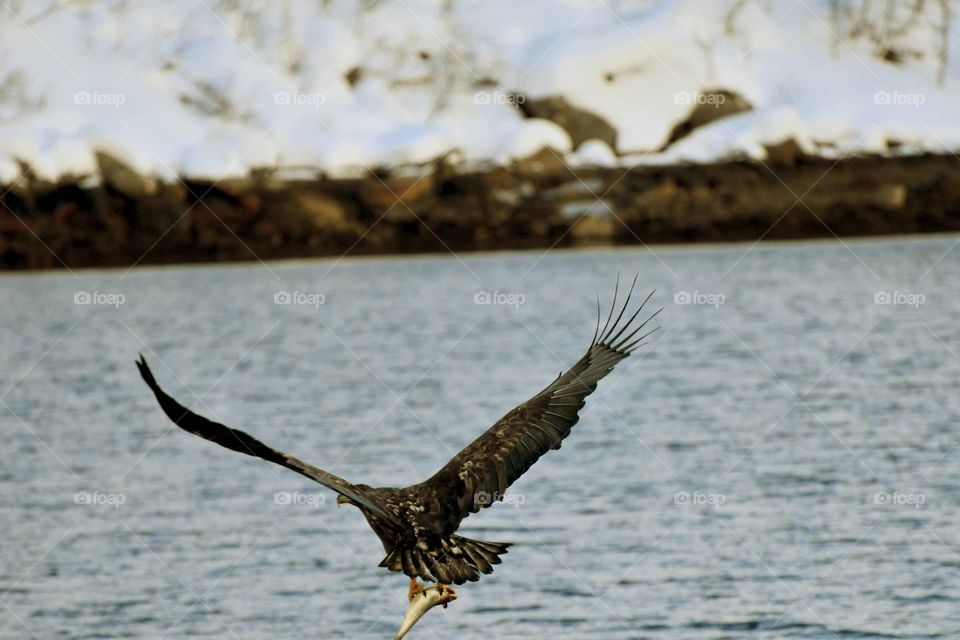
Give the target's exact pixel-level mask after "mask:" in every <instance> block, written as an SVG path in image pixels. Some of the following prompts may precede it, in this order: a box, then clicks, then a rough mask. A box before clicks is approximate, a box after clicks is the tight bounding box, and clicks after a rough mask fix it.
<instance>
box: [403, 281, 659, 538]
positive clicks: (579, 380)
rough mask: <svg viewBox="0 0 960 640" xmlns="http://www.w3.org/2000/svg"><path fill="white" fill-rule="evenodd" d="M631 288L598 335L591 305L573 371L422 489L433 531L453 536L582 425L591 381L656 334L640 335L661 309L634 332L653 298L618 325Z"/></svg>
mask: <svg viewBox="0 0 960 640" xmlns="http://www.w3.org/2000/svg"><path fill="white" fill-rule="evenodd" d="M636 282H637V280H636V278H634V280H633V284H632V285H631V286H630V293H628V294H627V299H626V301H625V302H624V303H623V306H622V307H621V308H620V311H619V313H618V314H617V317H616V319H615V320H613V322H611V319H612V318H613V314H614V311H615V310H616V304H617V296H616V293H614V298H613V304H612V305H611V306H610V313H609V314H608V316H607V320H606V323H605V324H604V326H603V328H602V329H601V328H600V317H599V316H600V307H599V302H598V303H597V330H596V331H595V332H594V336H593V340H592V341H591V343H590V347H589V348H588V349H587V353H586V354H584V356H583V357H582V358H580V360H579V361H578V362H577V363H576V364H575V365H573V366H572V367H571V368H570V369H569V370H568V371H566V372H565V373H562V374H561V375H560V376H558V377H557V379H556V380H554V381H553V382H552V383H551V384H550V385H548V386H547V387H546V388H545V389H544V390H543V391H541V392H540V393H538V394H537V395H535V396H534V397H532V398H530V399H529V400H527V401H526V402H524V403H523V404H521V405H520V406H519V407H516V408H515V409H513V410H512V411H510V412H509V413H508V414H507V415H505V416H504V417H503V418H501V419H500V420H499V421H498V422H497V423H496V424H494V425H493V426H492V427H490V428H489V429H488V430H487V431H486V432H485V433H484V434H483V435H482V436H480V437H479V438H477V439H476V440H474V441H473V442H471V443H470V444H469V445H467V446H466V447H465V448H464V449H463V450H462V451H461V452H460V453H458V454H457V455H456V456H454V457H453V459H452V460H450V462H448V463H447V464H446V465H445V466H444V467H443V468H442V469H440V471H438V472H437V473H436V474H434V475H433V476H432V477H431V478H430V479H428V480H427V481H425V482H424V483H423V484H422V485H421V487H422V488H423V489H424V490H426V492H427V493H429V494H432V496H433V497H434V498H435V500H433V501H431V502H432V503H433V504H432V505H431V506H434V507H435V508H438V510H437V511H433V512H432V513H424V514H423V515H424V520H426V521H429V524H430V525H432V526H433V528H434V529H435V530H437V532H438V533H440V532H444V533H446V532H450V531H452V530H455V529H456V527H457V526H458V525H459V523H460V521H461V520H462V519H463V518H465V517H467V516H468V515H470V514H471V513H476V512H477V511H479V510H480V509H482V508H483V507H488V506H490V505H491V504H493V503H494V502H495V501H497V500H502V499H503V496H504V493H505V492H506V490H507V487H509V486H510V485H511V484H512V483H513V482H514V481H515V480H516V479H517V478H519V477H520V476H521V475H523V473H524V472H526V470H527V469H529V468H530V467H531V465H533V463H534V462H536V461H537V460H539V459H540V457H541V456H542V455H544V454H545V453H547V452H548V451H550V450H551V449H559V448H560V443H561V441H562V440H563V439H564V438H566V437H567V436H568V435H570V430H571V429H572V428H573V425H575V424H576V423H577V421H578V420H579V419H580V418H579V416H578V415H577V414H578V412H579V411H580V409H581V408H582V407H583V405H584V402H585V398H586V397H587V396H588V395H590V394H591V393H593V390H594V389H596V388H597V382H598V381H599V380H600V379H601V378H603V377H604V376H605V375H607V374H608V373H609V372H610V371H611V370H612V369H613V367H614V365H615V364H617V363H618V362H620V361H621V360H623V359H624V358H626V357H627V356H629V355H630V354H631V353H632V352H633V351H634V349H636V348H637V347H639V346H640V345H642V344H643V339H644V338H646V337H647V336H649V335H650V334H651V333H653V332H654V331H656V328H655V329H653V330H650V331H648V332H646V333H641V330H642V329H643V328H644V327H645V326H646V325H647V323H649V322H650V320H652V319H653V318H654V317H655V316H656V315H657V314H658V313H660V311H661V310H662V309H661V310H658V311H656V312H655V313H653V314H652V315H650V316H649V317H648V318H647V319H646V320H644V321H643V322H641V323H640V324H639V325H637V326H633V321H634V320H635V319H636V318H637V315H638V314H639V313H640V311H641V310H642V309H643V307H644V305H645V304H646V303H647V301H648V300H650V296H652V295H653V292H651V293H650V295H648V296H647V298H646V299H645V300H644V301H643V303H641V304H640V306H639V307H638V308H637V309H636V311H634V312H633V313H632V315H630V316H629V319H628V320H627V321H626V322H624V323H622V324H621V320H622V319H623V317H624V314H625V312H626V311H627V308H628V306H629V305H630V297H631V295H632V294H633V289H634V286H635V285H636ZM618 288H619V287H618ZM658 328H659V327H658ZM638 334H639V337H637V336H638ZM428 511H430V510H429V509H428ZM424 524H426V523H424Z"/></svg>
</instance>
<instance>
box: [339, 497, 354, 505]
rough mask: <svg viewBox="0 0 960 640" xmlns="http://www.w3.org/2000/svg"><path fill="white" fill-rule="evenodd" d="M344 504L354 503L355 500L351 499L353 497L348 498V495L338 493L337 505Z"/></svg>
mask: <svg viewBox="0 0 960 640" xmlns="http://www.w3.org/2000/svg"><path fill="white" fill-rule="evenodd" d="M342 504H353V500H351V499H350V498H348V497H347V496H341V495H338V496H337V506H338V507H339V506H340V505H342ZM354 506H356V505H354Z"/></svg>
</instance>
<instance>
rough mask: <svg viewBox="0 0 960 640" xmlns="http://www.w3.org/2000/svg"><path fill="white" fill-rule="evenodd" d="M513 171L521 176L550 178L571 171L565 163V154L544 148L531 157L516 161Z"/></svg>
mask: <svg viewBox="0 0 960 640" xmlns="http://www.w3.org/2000/svg"><path fill="white" fill-rule="evenodd" d="M513 169H514V171H515V172H516V173H517V174H518V175H521V176H522V175H527V176H548V175H557V174H561V173H566V172H568V171H569V169H568V168H567V165H566V163H564V161H563V154H561V153H560V152H559V151H555V150H553V149H551V148H550V147H543V148H541V149H540V150H539V151H537V152H536V153H534V154H533V155H531V156H527V157H526V158H521V159H520V160H516V161H515V162H514V163H513Z"/></svg>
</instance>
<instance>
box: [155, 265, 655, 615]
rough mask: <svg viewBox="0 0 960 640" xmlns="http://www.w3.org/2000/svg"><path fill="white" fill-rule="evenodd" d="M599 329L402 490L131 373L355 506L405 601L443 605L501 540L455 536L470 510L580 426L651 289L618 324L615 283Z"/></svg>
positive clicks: (634, 341)
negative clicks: (398, 579) (429, 587)
mask: <svg viewBox="0 0 960 640" xmlns="http://www.w3.org/2000/svg"><path fill="white" fill-rule="evenodd" d="M617 280H618V282H617V286H616V289H615V290H614V295H613V302H612V304H611V305H610V311H609V313H608V314H607V319H606V322H605V323H604V325H603V327H602V328H601V326H600V316H601V312H600V300H599V298H598V299H597V323H596V324H597V326H596V329H595V330H594V333H593V338H592V339H591V340H590V346H589V347H588V348H587V352H586V353H585V354H584V355H583V357H582V358H580V360H578V361H577V362H576V364H574V365H573V366H572V367H570V369H568V370H567V371H566V372H563V373H561V374H560V375H558V376H557V378H556V379H555V380H554V381H553V382H551V383H550V384H549V385H547V386H546V387H545V388H544V389H543V390H542V391H540V392H539V393H537V394H536V395H534V396H533V397H532V398H530V399H529V400H527V401H526V402H524V403H523V404H521V405H519V406H517V407H515V408H514V409H512V410H511V411H509V412H508V413H507V414H506V415H505V416H503V417H502V418H501V419H500V420H498V421H497V422H496V423H495V424H494V425H493V426H492V427H490V428H489V429H487V431H485V432H484V433H483V434H482V435H481V436H480V437H479V438H477V439H476V440H474V441H473V442H471V443H470V444H469V445H467V446H466V447H465V448H464V449H463V450H462V451H460V452H459V453H458V454H457V455H455V456H454V457H453V459H451V460H450V461H449V462H447V464H445V465H444V466H443V468H441V469H440V470H439V471H437V472H436V473H435V474H433V476H431V477H430V478H428V479H427V480H424V481H423V482H421V483H419V484H414V485H411V486H408V487H371V486H368V485H365V484H354V483H352V482H348V481H347V480H344V479H343V478H340V477H338V476H336V475H334V474H332V473H330V472H328V471H324V470H323V469H320V468H318V467H315V466H313V465H312V464H309V463H307V462H304V461H303V460H300V459H299V458H295V457H294V456H292V455H290V454H287V453H283V452H282V451H278V450H276V449H274V448H272V447H269V446H267V445H266V444H264V443H263V442H261V441H260V440H257V439H256V438H254V437H253V436H251V435H249V434H247V433H245V432H243V431H240V430H238V429H233V428H231V427H228V426H226V425H223V424H220V423H218V422H214V421H212V420H208V419H207V418H205V417H203V416H201V415H198V414H196V413H194V412H193V411H191V410H190V409H187V408H186V407H184V406H183V405H182V404H180V403H179V402H177V401H176V400H175V399H173V398H172V397H171V396H170V395H168V394H167V393H166V392H165V391H164V390H163V389H161V388H160V385H159V384H157V380H156V378H155V377H154V375H153V372H152V371H151V370H150V367H149V366H148V365H147V362H146V360H145V359H144V357H143V355H142V354H140V358H139V360H137V367H138V368H139V370H140V375H141V376H142V377H143V380H144V382H146V384H147V386H149V387H150V389H151V390H152V391H153V393H154V395H155V396H156V399H157V401H158V402H159V403H160V407H161V408H162V409H163V411H164V413H166V415H167V417H169V418H170V420H172V421H173V422H174V424H176V425H177V426H178V427H180V428H181V429H183V430H185V431H189V432H190V433H192V434H194V435H197V436H199V437H201V438H204V439H205V440H210V441H211V442H215V443H217V444H219V445H220V446H223V447H226V448H227V449H231V450H233V451H237V452H239V453H243V454H246V455H249V456H254V457H258V458H262V459H264V460H268V461H270V462H273V463H276V464H278V465H280V466H283V467H286V468H287V469H290V470H292V471H296V472H297V473H299V474H301V475H303V476H306V477H307V478H310V479H311V480H313V481H315V482H318V483H320V484H321V485H323V486H325V487H327V488H329V489H332V490H333V491H335V492H336V493H337V494H338V496H337V505H338V506H339V505H343V504H346V505H352V506H354V507H356V508H358V509H359V510H360V511H361V513H362V514H363V516H364V518H366V521H367V523H368V524H369V525H370V528H371V529H373V532H374V533H375V534H376V535H377V537H378V538H379V539H380V541H381V543H382V544H383V548H384V551H385V553H386V556H385V557H384V559H383V561H382V562H381V563H380V566H381V567H385V568H386V569H389V570H390V571H395V572H401V573H403V574H405V575H406V576H408V577H409V578H410V587H409V590H408V598H409V599H411V600H412V599H413V597H414V596H415V595H416V594H418V593H420V592H422V591H423V590H424V589H425V587H424V585H422V584H420V583H419V582H418V580H417V579H418V578H420V579H422V580H424V581H428V582H435V583H437V587H438V589H440V590H441V593H444V594H445V595H447V597H448V599H450V600H452V599H455V598H456V592H455V591H454V590H453V588H452V587H450V585H451V584H456V585H461V584H463V583H465V582H468V581H469V582H473V581H476V580H477V579H479V577H480V575H481V574H489V573H492V572H493V566H494V565H497V564H500V562H501V558H500V556H502V555H504V554H506V553H507V548H508V547H509V546H510V543H506V542H491V541H488V540H474V539H471V538H467V537H464V536H460V535H457V533H456V532H457V529H458V528H459V526H460V523H461V522H462V521H463V520H464V518H466V517H467V516H469V515H470V514H471V513H476V512H478V511H479V510H480V509H482V508H484V507H489V506H490V505H492V504H494V503H496V502H498V501H502V500H503V498H504V496H505V494H506V490H507V488H508V487H509V486H510V485H511V484H512V483H513V482H514V481H516V480H517V478H519V477H520V476H521V475H523V474H524V472H526V471H527V469H529V468H530V467H531V466H532V465H533V463H535V462H536V461H537V460H539V459H540V457H541V456H543V455H544V454H545V453H547V452H548V451H552V450H554V449H559V448H560V445H561V443H562V442H563V440H564V438H566V437H567V436H568V435H570V430H571V429H572V428H573V426H574V425H575V424H576V423H577V421H578V420H579V415H578V414H579V411H580V409H582V408H583V406H584V403H585V399H586V397H587V396H588V395H590V394H591V393H592V392H593V391H594V389H596V388H597V382H598V381H599V380H600V379H601V378H603V377H604V376H606V375H607V374H608V373H610V371H611V370H613V367H614V366H615V365H616V364H617V363H618V362H620V361H621V360H623V359H625V358H627V357H628V356H629V355H630V354H631V353H633V351H634V350H635V349H637V348H638V347H640V346H641V345H643V344H644V340H645V339H646V338H647V337H648V336H650V335H651V334H652V333H653V332H654V331H656V330H657V329H659V327H656V328H654V329H651V330H649V331H647V332H645V333H642V334H641V331H642V330H643V329H644V327H646V325H647V324H648V323H649V322H650V321H651V320H652V319H653V318H654V317H656V316H657V314H659V313H660V311H662V308H661V309H659V310H657V311H656V312H654V313H653V314H651V315H650V316H649V317H647V318H646V319H645V320H643V321H642V322H640V323H639V324H635V322H634V321H635V320H636V319H637V316H638V315H639V314H640V312H641V311H642V310H643V308H644V306H645V305H646V304H647V302H648V301H649V300H650V298H651V296H653V293H654V292H652V291H651V292H650V294H649V295H648V296H647V297H646V298H645V299H644V300H643V302H642V303H641V304H640V305H639V306H638V307H637V308H636V309H635V310H634V311H633V312H632V313H631V314H630V315H629V316H628V317H627V319H626V321H623V319H624V316H625V315H626V313H627V310H628V308H629V307H630V299H631V297H632V296H633V291H634V287H635V286H636V282H637V279H636V278H634V279H633V284H631V286H630V290H629V292H628V293H627V296H626V300H625V301H624V302H623V304H622V305H621V306H620V307H619V312H617V314H616V317H615V318H614V313H615V311H616V310H617V294H618V293H619V289H620V287H619V277H618V278H617Z"/></svg>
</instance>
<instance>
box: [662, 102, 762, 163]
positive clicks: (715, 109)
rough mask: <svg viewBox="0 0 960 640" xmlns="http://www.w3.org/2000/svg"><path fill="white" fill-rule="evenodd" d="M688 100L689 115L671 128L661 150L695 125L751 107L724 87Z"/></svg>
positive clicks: (701, 124) (700, 125)
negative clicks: (689, 102)
mask: <svg viewBox="0 0 960 640" xmlns="http://www.w3.org/2000/svg"><path fill="white" fill-rule="evenodd" d="M683 95H688V96H689V94H683ZM690 101H691V102H693V109H692V110H691V111H690V115H688V116H687V117H686V119H684V120H683V121H682V122H680V123H679V124H677V125H676V126H675V127H674V128H673V130H672V131H671V132H670V135H669V137H668V138H667V142H666V143H665V144H664V145H663V147H661V148H660V150H661V151H663V150H664V149H666V148H667V147H669V146H670V145H672V144H673V143H674V142H676V141H677V140H680V139H682V138H686V137H687V136H688V135H690V133H691V132H692V131H693V130H694V129H696V128H697V127H702V126H704V125H706V124H710V123H711V122H714V121H716V120H719V119H721V118H727V117H730V116H732V115H736V114H738V113H743V112H744V111H750V110H752V109H753V106H752V105H751V104H750V103H749V102H747V101H746V99H744V98H743V97H742V96H740V95H739V94H736V93H733V92H732V91H727V90H725V89H717V90H713V91H705V92H703V93H698V94H696V97H695V98H692V97H691V98H690Z"/></svg>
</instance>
